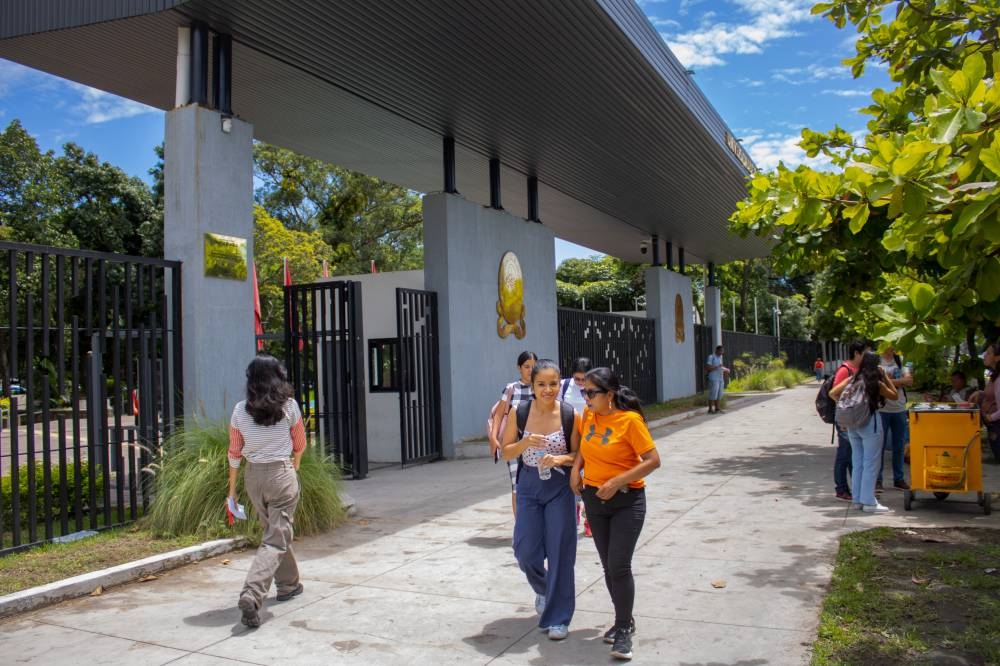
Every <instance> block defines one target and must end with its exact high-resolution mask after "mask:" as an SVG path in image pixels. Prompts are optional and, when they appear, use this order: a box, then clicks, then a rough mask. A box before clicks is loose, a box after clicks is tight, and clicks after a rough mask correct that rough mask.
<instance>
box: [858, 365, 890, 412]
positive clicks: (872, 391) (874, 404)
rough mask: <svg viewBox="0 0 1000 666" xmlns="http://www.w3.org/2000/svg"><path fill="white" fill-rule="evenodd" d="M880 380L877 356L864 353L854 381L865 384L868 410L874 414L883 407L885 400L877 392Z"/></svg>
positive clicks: (878, 391) (880, 393)
mask: <svg viewBox="0 0 1000 666" xmlns="http://www.w3.org/2000/svg"><path fill="white" fill-rule="evenodd" d="M881 379H882V372H881V371H880V370H879V357H878V354H876V353H875V352H871V351H866V352H865V354H864V356H862V357H861V365H859V366H858V375H857V377H855V378H854V381H859V380H860V381H863V382H864V383H865V393H867V394H868V408H869V409H871V411H873V412H876V411H878V410H879V409H881V408H882V407H884V406H885V398H884V397H883V396H882V392H881V391H880V390H879V381H880V380H881Z"/></svg>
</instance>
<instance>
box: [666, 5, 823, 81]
mask: <svg viewBox="0 0 1000 666" xmlns="http://www.w3.org/2000/svg"><path fill="white" fill-rule="evenodd" d="M734 4H736V5H737V6H738V7H739V8H740V9H741V10H742V11H743V13H745V14H746V15H747V20H746V21H745V22H743V23H727V22H719V23H716V22H714V20H713V19H714V16H715V13H714V12H709V13H707V14H705V15H704V16H703V17H702V21H701V25H700V26H699V27H698V28H697V29H696V30H692V31H690V32H685V33H679V34H674V35H664V39H666V41H667V44H668V45H669V46H670V49H671V50H672V51H673V52H674V54H675V55H676V56H677V58H678V59H679V60H680V61H681V63H683V64H684V66H685V67H712V66H715V65H723V64H725V62H726V61H725V59H724V58H723V56H726V55H731V54H737V55H745V54H754V53H762V52H763V50H764V47H765V46H766V45H767V43H768V42H771V41H773V40H775V39H780V38H783V37H791V36H793V35H795V34H797V33H796V32H795V30H794V25H795V24H797V23H801V22H804V21H808V20H810V19H811V18H812V16H811V14H810V8H811V7H812V4H813V3H812V0H734Z"/></svg>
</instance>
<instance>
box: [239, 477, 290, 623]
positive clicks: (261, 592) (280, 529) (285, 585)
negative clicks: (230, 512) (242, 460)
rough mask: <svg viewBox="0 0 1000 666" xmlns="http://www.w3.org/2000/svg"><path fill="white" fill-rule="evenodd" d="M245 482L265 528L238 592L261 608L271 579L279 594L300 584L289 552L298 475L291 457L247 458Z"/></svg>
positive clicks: (258, 516)
mask: <svg viewBox="0 0 1000 666" xmlns="http://www.w3.org/2000/svg"><path fill="white" fill-rule="evenodd" d="M244 486H245V487H246V491H247V495H249V496H250V502H251V503H252V504H253V508H254V511H256V512H257V518H259V519H260V524H261V527H263V528H264V536H263V538H262V539H261V542H260V547H259V548H258V549H257V555H256V557H254V559H253V564H251V565H250V571H249V572H247V578H246V581H245V582H244V583H243V592H242V593H241V594H240V596H241V597H250V598H251V599H253V601H254V603H255V604H256V605H257V608H260V607H261V606H262V605H263V603H264V596H265V595H266V594H267V591H268V590H269V589H270V588H271V581H272V580H274V581H275V583H276V585H277V587H278V594H283V593H286V592H291V591H292V590H294V589H295V587H296V586H297V585H298V584H299V566H298V563H296V561H295V553H294V552H292V538H293V529H292V525H293V523H294V516H295V506H296V505H297V504H298V503H299V479H298V475H297V474H296V473H295V468H294V467H292V461H291V460H282V461H279V462H271V463H252V462H249V461H248V462H247V471H246V476H245V478H244Z"/></svg>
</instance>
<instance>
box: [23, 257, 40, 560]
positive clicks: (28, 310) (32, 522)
mask: <svg viewBox="0 0 1000 666" xmlns="http://www.w3.org/2000/svg"><path fill="white" fill-rule="evenodd" d="M24 272H25V276H26V279H28V280H31V279H32V278H34V272H35V253H34V252H26V253H25V257H24ZM24 296H25V298H24V308H25V312H24V361H25V371H24V372H25V375H24V379H25V381H24V387H25V388H26V389H27V393H26V394H25V399H24V402H25V405H24V407H25V409H24V416H25V433H24V446H25V452H26V453H27V455H28V459H27V461H26V463H25V464H26V465H27V470H28V542H29V543H34V542H35V541H37V540H38V502H37V498H38V494H37V493H36V492H35V485H36V479H35V471H36V469H35V409H34V401H35V398H36V395H35V368H34V365H35V294H34V293H33V292H32V290H31V289H30V288H28V289H25V291H24Z"/></svg>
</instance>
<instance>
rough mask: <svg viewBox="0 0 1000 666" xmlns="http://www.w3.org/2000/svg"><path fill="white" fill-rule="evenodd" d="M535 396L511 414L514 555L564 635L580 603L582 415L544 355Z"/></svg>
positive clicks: (506, 453)
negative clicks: (577, 492) (576, 487)
mask: <svg viewBox="0 0 1000 666" xmlns="http://www.w3.org/2000/svg"><path fill="white" fill-rule="evenodd" d="M531 388H532V391H533V393H534V398H533V399H532V400H531V401H527V402H522V403H521V404H520V405H518V407H517V415H516V416H517V418H516V419H508V420H507V424H506V426H505V429H504V433H503V440H502V441H503V447H502V449H501V452H502V455H503V458H504V460H509V461H516V465H517V512H516V514H515V516H516V517H515V520H514V556H515V557H516V558H517V563H518V565H519V566H520V567H521V571H523V572H524V574H525V576H527V578H528V584H529V585H531V588H532V589H533V590H534V591H535V610H536V611H537V612H538V616H539V617H538V627H539V628H540V629H541V630H542V631H545V632H548V635H549V639H551V640H554V641H558V640H562V639H564V638H566V636H567V635H568V634H569V623H570V621H571V620H572V619H573V611H574V610H575V608H576V586H575V582H574V574H573V570H574V567H575V566H576V520H575V517H574V516H575V511H574V507H575V506H576V498H575V496H574V493H573V491H572V490H571V488H570V474H572V472H571V470H570V469H569V468H570V467H572V466H573V463H574V462H575V461H576V455H577V450H578V449H579V445H580V433H579V429H580V428H579V423H580V417H579V416H578V415H577V414H576V412H575V411H574V410H573V408H572V407H571V406H570V405H568V404H567V403H565V402H560V401H559V400H557V399H556V397H557V396H558V394H559V388H560V382H559V366H558V365H557V364H556V363H555V361H550V360H548V359H542V360H540V361H538V362H537V363H535V367H534V368H533V369H532V371H531Z"/></svg>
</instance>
